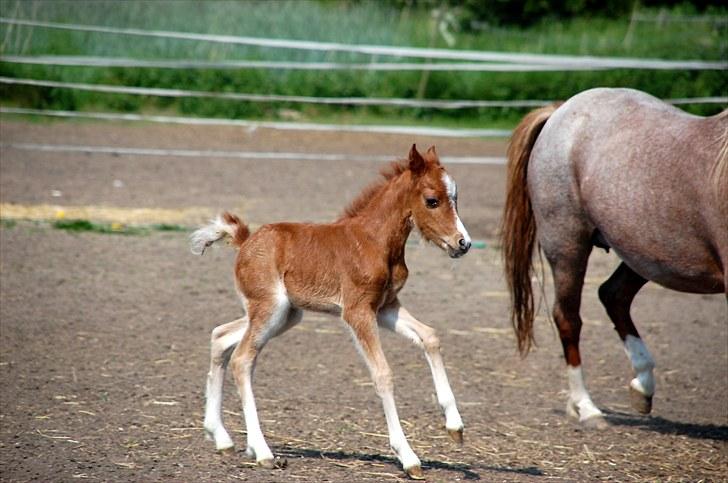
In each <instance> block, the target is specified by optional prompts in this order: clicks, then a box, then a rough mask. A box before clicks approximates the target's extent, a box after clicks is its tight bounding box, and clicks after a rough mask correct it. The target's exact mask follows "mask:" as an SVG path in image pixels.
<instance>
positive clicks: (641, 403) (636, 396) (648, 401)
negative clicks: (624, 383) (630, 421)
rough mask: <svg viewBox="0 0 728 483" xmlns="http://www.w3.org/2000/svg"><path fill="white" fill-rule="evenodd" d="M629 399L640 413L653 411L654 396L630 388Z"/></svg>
mask: <svg viewBox="0 0 728 483" xmlns="http://www.w3.org/2000/svg"><path fill="white" fill-rule="evenodd" d="M629 399H630V402H631V403H632V407H633V408H634V409H635V411H637V412H638V413H640V414H650V412H652V396H645V395H644V394H642V393H641V392H639V391H638V390H636V389H635V388H633V387H631V386H630V388H629Z"/></svg>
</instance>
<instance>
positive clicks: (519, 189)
mask: <svg viewBox="0 0 728 483" xmlns="http://www.w3.org/2000/svg"><path fill="white" fill-rule="evenodd" d="M559 105H560V103H559V104H552V105H549V106H545V107H542V108H539V109H536V110H534V111H531V112H530V113H528V114H527V115H526V117H524V118H523V120H522V121H521V122H520V124H518V126H517V127H516V129H515V131H513V136H512V137H511V141H510V143H509V145H508V172H507V175H506V204H505V208H504V210H503V221H502V225H501V233H500V238H501V246H502V249H503V259H504V265H505V266H504V270H505V275H506V282H507V283H508V289H509V291H510V295H511V324H513V330H514V331H515V332H516V337H517V338H518V350H519V351H520V352H521V355H526V354H528V351H529V350H530V349H531V345H533V344H534V339H533V319H534V317H535V310H534V301H533V289H532V287H531V276H532V273H533V251H534V248H535V246H536V221H535V219H534V217H533V209H532V207H531V199H530V197H529V193H528V185H527V183H526V174H527V172H528V161H529V158H530V157H531V150H532V149H533V145H534V143H535V142H536V139H537V138H538V135H539V133H540V132H541V128H543V126H544V124H545V123H546V121H547V120H548V118H549V117H550V116H551V114H553V112H554V111H555V110H556V109H557V108H558V107H559Z"/></svg>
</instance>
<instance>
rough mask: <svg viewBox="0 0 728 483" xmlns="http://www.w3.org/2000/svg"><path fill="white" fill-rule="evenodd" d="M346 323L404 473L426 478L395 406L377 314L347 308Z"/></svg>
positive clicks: (416, 477)
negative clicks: (380, 408) (363, 363)
mask: <svg viewBox="0 0 728 483" xmlns="http://www.w3.org/2000/svg"><path fill="white" fill-rule="evenodd" d="M343 317H344V320H346V322H347V323H348V324H349V327H350V328H351V331H352V333H353V335H354V340H355V342H356V343H357V345H358V347H359V350H360V352H361V354H362V356H363V357H364V360H365V362H366V363H367V367H369V372H370V373H371V376H372V380H373V381H374V389H375V390H376V391H377V395H378V396H379V397H380V398H381V399H382V406H383V407H384V416H385V417H386V418H387V429H388V430H389V445H390V446H391V448H392V450H393V451H394V453H395V454H396V455H397V458H398V459H399V461H400V462H401V463H402V467H403V468H404V471H405V472H406V473H407V475H409V477H410V478H412V479H415V480H420V479H424V475H423V474H422V468H421V464H420V459H419V458H418V457H417V455H416V454H415V453H414V451H412V448H410V445H409V443H408V442H407V437H406V436H405V435H404V431H402V426H401V425H400V422H399V416H398V415H397V407H396V405H395V403H394V383H393V381H392V370H391V369H390V368H389V364H387V359H386V358H385V357H384V352H383V351H382V346H381V344H380V341H379V333H378V328H377V322H376V314H375V313H374V311H372V310H371V309H370V308H368V307H367V308H354V309H347V310H345V311H344V314H343Z"/></svg>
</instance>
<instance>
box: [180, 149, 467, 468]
mask: <svg viewBox="0 0 728 483" xmlns="http://www.w3.org/2000/svg"><path fill="white" fill-rule="evenodd" d="M382 174H383V176H384V180H382V181H380V182H377V183H375V184H373V185H371V186H369V187H368V188H366V189H365V190H364V191H363V192H362V193H361V194H360V195H359V197H358V198H356V199H355V200H354V201H353V202H352V203H351V205H350V206H349V207H348V208H347V210H346V211H345V213H344V215H343V216H342V217H341V218H340V219H339V220H337V221H336V222H334V223H330V224H310V223H277V224H271V225H265V226H263V227H261V228H260V229H259V230H257V231H256V232H255V233H253V234H251V233H250V231H249V229H248V227H247V226H246V225H244V224H243V223H241V221H240V220H239V219H238V218H237V217H236V216H234V215H231V214H229V213H224V214H223V215H222V216H221V217H218V218H217V219H216V220H214V221H213V222H212V224H210V225H208V226H206V227H204V228H201V229H199V230H197V231H196V232H194V233H193V234H192V236H191V244H192V252H193V253H196V254H202V253H203V252H204V249H205V248H206V247H207V246H210V245H211V244H212V243H214V242H216V241H218V240H221V239H223V238H228V237H229V238H230V240H231V241H232V244H233V245H235V246H236V247H238V248H239V251H238V255H237V260H236V262H235V282H236V286H237V289H238V292H239V294H240V296H241V298H242V300H243V305H244V306H245V309H246V312H247V315H246V316H245V317H243V318H242V319H238V320H235V321H233V322H230V323H227V324H224V325H220V326H219V327H217V328H215V329H214V330H213V331H212V342H211V364H210V372H209V374H208V376H207V390H206V407H205V421H204V427H205V431H206V432H207V434H208V436H209V437H210V438H211V439H213V440H214V442H215V445H216V447H217V449H218V450H225V449H228V448H231V447H232V446H233V442H232V440H231V439H230V436H229V435H228V433H227V431H226V430H225V428H224V427H223V424H222V414H221V409H222V386H223V378H224V375H225V368H226V366H227V364H228V362H229V363H230V368H231V369H232V372H233V377H234V379H235V383H236V385H237V388H238V391H239V393H240V398H241V399H242V403H243V412H244V415H245V425H246V428H247V438H248V441H247V444H248V445H247V452H248V455H249V456H253V457H255V458H256V461H257V463H258V464H259V465H261V466H264V467H272V466H274V465H275V462H274V459H273V454H272V453H271V450H270V448H269V447H268V445H267V444H266V442H265V439H264V437H263V433H262V431H261V429H260V424H259V422H258V415H257V411H256V407H255V401H254V398H253V389H252V377H253V370H254V368H255V361H256V358H257V356H258V354H259V352H260V351H261V349H262V348H263V346H264V345H265V344H266V342H268V341H269V340H270V339H271V338H273V337H275V336H277V335H280V334H282V333H284V332H285V331H287V330H288V329H290V328H291V327H293V326H294V325H296V324H297V323H298V322H300V320H301V316H302V310H304V309H305V310H313V311H317V312H327V313H331V314H335V315H340V316H341V317H342V318H343V319H344V321H346V323H347V324H348V326H349V328H350V329H351V332H352V335H353V338H354V341H355V344H356V345H357V347H358V349H359V352H360V353H361V354H362V356H363V357H364V359H365V361H366V364H367V366H368V368H369V371H370V373H371V377H372V379H373V381H374V388H375V390H376V392H377V394H378V395H379V397H380V398H381V400H382V405H383V406H384V414H385V416H386V421H387V428H388V430H389V443H390V446H391V447H392V449H393V451H394V452H395V454H396V455H397V458H398V459H399V461H400V462H401V463H402V466H403V468H404V470H405V472H406V473H407V474H408V475H409V476H410V477H412V478H414V479H422V478H423V473H422V469H421V465H420V460H419V458H418V457H417V456H416V455H415V453H414V452H413V451H412V449H411V448H410V445H409V443H408V442H407V439H406V437H405V435H404V432H403V431H402V427H401V426H400V421H399V417H398V416H397V409H396V407H395V403H394V395H393V383H392V371H391V370H390V368H389V365H388V364H387V361H386V359H385V357H384V353H383V352H382V348H381V345H380V341H379V334H378V327H377V326H378V325H379V326H381V327H384V328H387V329H390V330H392V331H394V332H397V333H398V334H401V335H403V336H404V337H406V338H408V339H410V340H411V341H412V342H414V343H415V344H417V345H418V346H420V347H421V348H423V349H424V352H425V356H426V358H427V361H428V363H429V365H430V368H431V371H432V378H433V380H434V383H435V390H436V393H437V400H438V402H439V404H440V406H441V407H442V410H443V412H444V414H445V427H446V429H447V430H448V432H449V434H450V436H451V437H452V438H453V440H455V441H456V442H462V434H463V423H462V419H461V418H460V413H459V412H458V409H457V406H456V404H455V396H454V395H453V393H452V390H451V389H450V384H449V382H448V379H447V375H446V373H445V365H444V363H443V360H442V356H441V355H440V342H439V340H438V338H437V336H436V334H435V331H434V330H433V329H432V328H430V327H428V326H427V325H425V324H423V323H422V322H419V321H418V320H417V319H415V318H414V317H413V316H412V315H410V313H409V312H408V311H407V310H406V309H405V308H404V307H402V306H401V305H400V303H399V300H398V299H397V294H398V292H399V291H400V289H401V288H402V287H403V286H404V283H405V281H406V280H407V273H408V272H407V266H406V265H405V259H404V249H405V242H406V241H407V238H408V236H409V234H410V232H411V230H412V228H413V227H417V228H418V229H419V231H420V232H421V234H422V236H423V238H424V239H425V240H428V241H430V242H433V243H435V244H436V245H437V246H439V247H440V248H442V249H443V250H445V251H447V253H448V254H449V255H450V256H451V257H453V258H457V257H460V256H462V255H464V254H465V253H466V252H467V251H468V249H469V248H470V237H469V235H468V232H467V231H466V229H465V227H464V226H463V224H462V222H461V221H460V218H459V216H458V214H457V187H456V185H455V182H454V181H453V180H452V178H451V177H450V176H449V175H448V174H447V172H446V171H445V168H444V167H442V166H441V165H440V161H439V159H438V156H437V153H436V152H435V149H434V147H431V148H430V149H429V150H428V151H427V152H426V153H425V155H424V156H422V155H420V153H419V152H418V151H417V149H416V147H415V146H414V145H413V146H412V149H411V150H410V153H409V159H408V160H407V161H405V162H400V163H393V164H392V165H391V167H390V168H389V169H388V170H386V171H383V172H382Z"/></svg>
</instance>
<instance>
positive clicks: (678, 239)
mask: <svg viewBox="0 0 728 483" xmlns="http://www.w3.org/2000/svg"><path fill="white" fill-rule="evenodd" d="M727 129H728V116H726V113H723V114H722V115H718V116H713V117H710V118H703V117H699V116H693V115H690V114H687V113H685V112H683V111H681V110H679V109H676V108H674V107H672V106H669V105H667V104H665V103H663V102H662V101H660V100H658V99H656V98H654V97H652V96H649V95H647V94H645V93H642V92H638V91H634V90H630V89H593V90H590V91H586V92H584V93H581V94H579V95H577V96H574V97H573V98H571V99H570V100H569V101H567V102H566V103H565V104H564V105H562V106H561V107H560V108H559V109H557V110H556V111H555V112H554V113H553V115H552V116H551V118H550V119H549V120H548V122H547V123H546V124H545V126H544V127H543V130H542V131H541V134H540V135H539V137H538V140H537V141H536V143H535V145H534V148H533V153H532V156H531V161H530V165H529V172H528V181H529V190H530V192H531V194H532V198H533V204H534V211H535V213H536V217H537V219H539V218H540V222H539V232H540V233H541V235H540V237H539V238H540V239H541V240H542V241H544V242H545V243H555V242H556V241H554V240H558V238H559V236H561V234H563V232H564V228H565V227H567V226H568V225H574V224H575V225H577V226H578V227H579V228H578V232H574V233H573V235H574V236H575V237H587V238H588V237H591V236H593V234H594V233H595V230H598V233H599V236H600V237H601V240H602V243H604V242H606V243H607V244H608V245H609V246H610V247H612V248H613V249H614V250H615V252H617V254H618V255H619V256H620V257H621V258H622V259H623V260H624V261H625V262H626V263H627V264H628V265H629V266H630V267H631V268H632V269H633V270H635V271H636V272H638V273H639V274H640V275H642V276H643V277H645V278H647V279H649V280H653V281H655V282H658V283H661V284H663V285H665V286H667V287H670V288H673V289H677V290H683V291H690V292H720V291H723V290H724V288H723V284H724V273H723V270H724V269H723V267H724V266H725V265H726V263H728V222H727V221H726V220H728V211H726V209H727V207H726V200H725V197H726V196H728V193H727V192H726V191H727V190H726V187H725V186H723V185H721V183H718V182H713V173H714V171H715V169H716V164H717V161H718V157H719V151H720V149H721V145H722V144H723V143H725V136H726V130H727ZM554 213H556V214H557V215H554ZM548 224H552V225H554V226H551V227H548V226H547V225H548ZM542 228H543V230H542ZM569 230H571V231H573V229H572V228H568V229H567V230H566V231H567V232H568V231H569ZM549 232H551V233H549ZM549 239H551V241H549Z"/></svg>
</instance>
